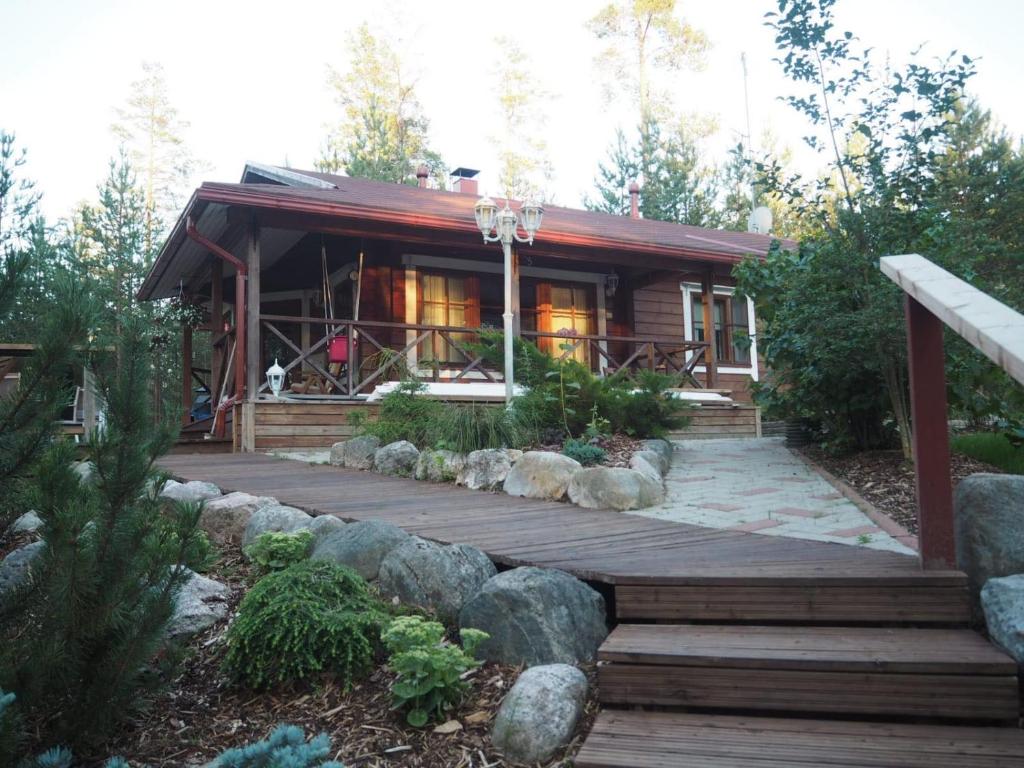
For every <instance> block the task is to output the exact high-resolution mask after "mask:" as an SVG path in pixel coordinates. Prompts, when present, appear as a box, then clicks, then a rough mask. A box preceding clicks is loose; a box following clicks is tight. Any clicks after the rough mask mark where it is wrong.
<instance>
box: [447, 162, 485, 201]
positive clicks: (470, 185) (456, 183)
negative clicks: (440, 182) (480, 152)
mask: <svg viewBox="0 0 1024 768" xmlns="http://www.w3.org/2000/svg"><path fill="white" fill-rule="evenodd" d="M478 173H480V171H478V170H476V169H475V168H465V167H461V166H460V167H459V168H456V169H455V170H454V171H452V192H459V193H461V194H463V195H474V196H475V195H477V194H478V189H479V186H478V184H477V178H476V175H477V174H478Z"/></svg>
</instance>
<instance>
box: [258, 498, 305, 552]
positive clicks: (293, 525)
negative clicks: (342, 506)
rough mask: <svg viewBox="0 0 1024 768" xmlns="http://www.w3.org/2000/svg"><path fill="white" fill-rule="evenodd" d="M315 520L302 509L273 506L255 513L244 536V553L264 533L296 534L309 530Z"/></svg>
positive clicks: (279, 505)
mask: <svg viewBox="0 0 1024 768" xmlns="http://www.w3.org/2000/svg"><path fill="white" fill-rule="evenodd" d="M312 522H313V518H312V517H311V516H310V515H307V514H306V513H305V512H303V511H302V510H301V509H296V508H295V507H286V506H284V505H283V504H271V505H270V506H267V507H261V508H260V509H257V510H256V511H255V512H253V514H252V517H250V518H249V523H248V524H247V525H246V526H245V533H244V534H243V535H242V551H243V552H244V551H245V547H248V546H249V545H250V544H252V543H253V542H254V541H256V539H258V538H259V537H260V536H261V535H262V534H264V533H271V532H282V533H294V532H295V531H301V530H305V529H307V528H309V525H310V523H312Z"/></svg>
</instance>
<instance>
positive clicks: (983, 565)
mask: <svg viewBox="0 0 1024 768" xmlns="http://www.w3.org/2000/svg"><path fill="white" fill-rule="evenodd" d="M953 511H954V525H955V528H956V559H957V565H958V566H959V568H960V570H962V571H964V572H965V573H966V574H967V579H968V581H969V583H970V587H971V596H972V600H973V601H974V603H975V606H977V599H978V594H979V592H980V591H981V587H982V586H983V585H984V584H985V582H987V581H988V580H989V579H992V578H996V577H1000V576H1011V575H1013V574H1015V573H1024V476H1021V475H995V474H976V475H971V476H969V477H966V478H964V479H963V480H961V481H960V483H959V485H957V487H956V492H955V493H954V494H953Z"/></svg>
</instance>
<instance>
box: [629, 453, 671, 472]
mask: <svg viewBox="0 0 1024 768" xmlns="http://www.w3.org/2000/svg"><path fill="white" fill-rule="evenodd" d="M633 459H643V460H644V461H646V462H647V463H648V464H650V465H651V466H652V467H654V468H655V469H656V470H658V474H659V475H661V476H662V477H664V476H665V475H667V474H668V470H669V467H670V466H671V463H670V462H668V461H665V457H664V455H662V454H660V453H658V452H657V451H652V450H650V449H649V448H645V449H644V450H642V451H637V452H636V453H634V454H633V455H632V456H631V457H630V466H632V460H633Z"/></svg>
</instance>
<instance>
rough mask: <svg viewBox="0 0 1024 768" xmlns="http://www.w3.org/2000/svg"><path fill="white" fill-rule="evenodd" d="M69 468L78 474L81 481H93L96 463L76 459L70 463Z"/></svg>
mask: <svg viewBox="0 0 1024 768" xmlns="http://www.w3.org/2000/svg"><path fill="white" fill-rule="evenodd" d="M71 469H73V470H74V472H75V474H76V475H78V479H79V480H81V481H82V482H83V483H89V482H93V479H94V477H95V475H96V465H95V464H93V463H92V462H91V461H76V462H73V463H72V464H71Z"/></svg>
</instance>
